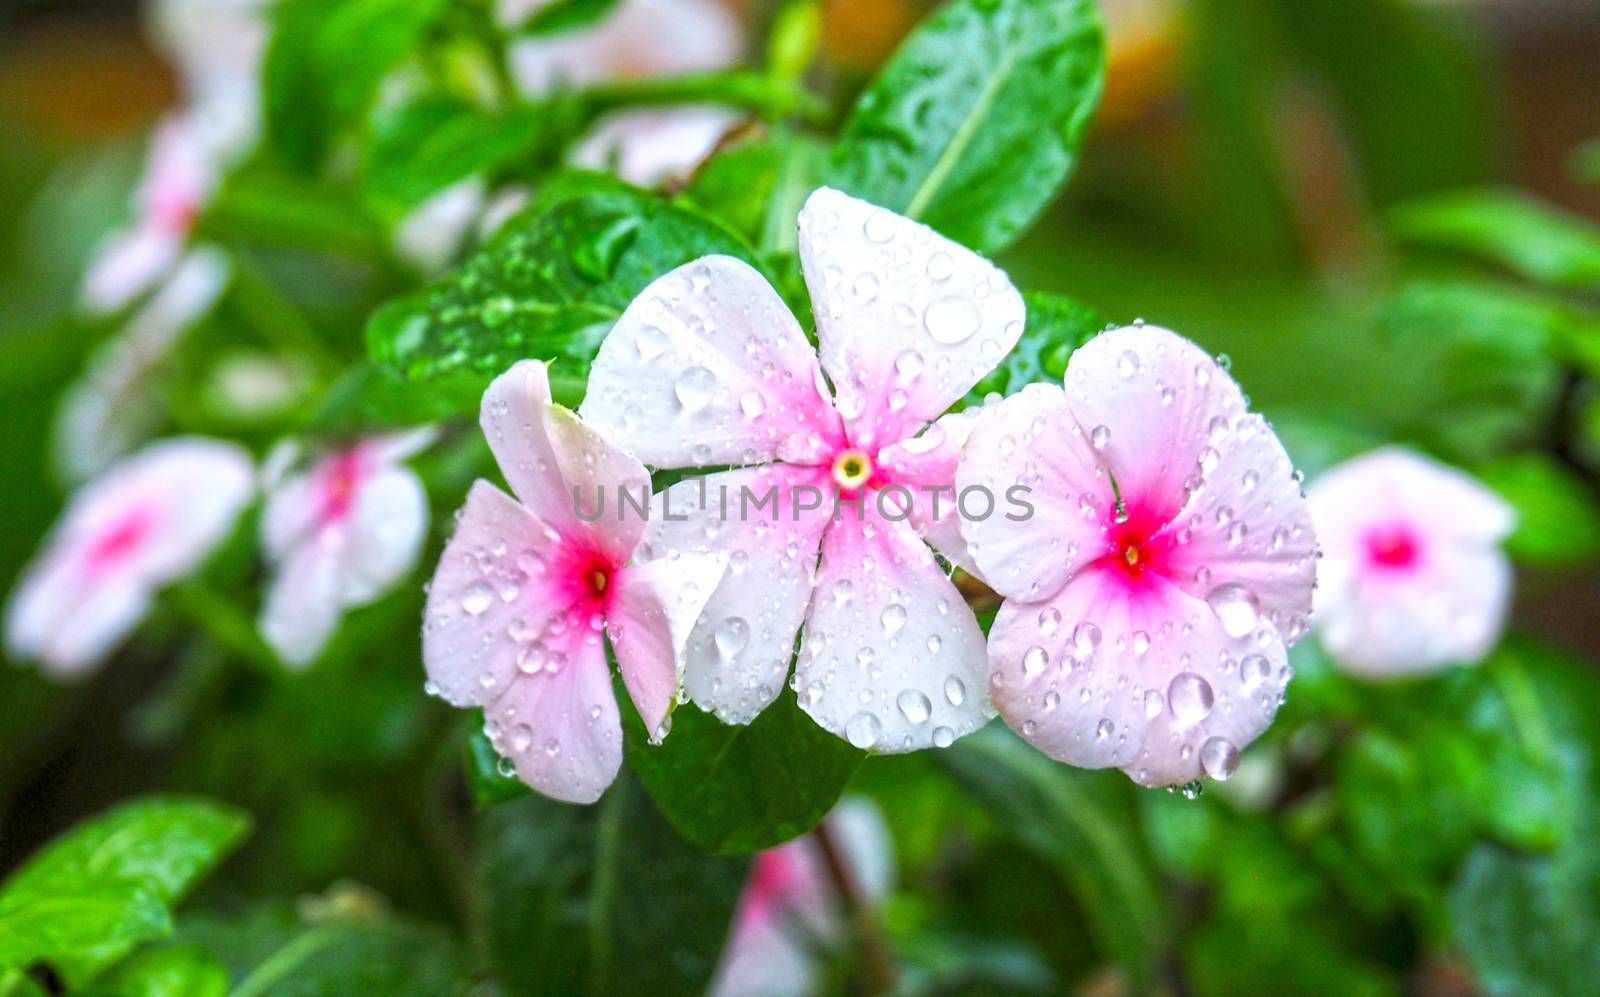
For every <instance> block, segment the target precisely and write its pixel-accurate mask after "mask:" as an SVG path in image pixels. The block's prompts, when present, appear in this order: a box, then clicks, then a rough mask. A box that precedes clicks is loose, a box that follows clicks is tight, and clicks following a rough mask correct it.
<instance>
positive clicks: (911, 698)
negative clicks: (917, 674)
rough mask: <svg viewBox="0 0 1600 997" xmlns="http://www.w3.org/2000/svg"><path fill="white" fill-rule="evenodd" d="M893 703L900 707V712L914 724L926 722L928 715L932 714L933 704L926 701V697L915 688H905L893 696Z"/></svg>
mask: <svg viewBox="0 0 1600 997" xmlns="http://www.w3.org/2000/svg"><path fill="white" fill-rule="evenodd" d="M894 702H895V705H896V706H898V707H900V713H901V715H902V716H904V717H905V718H906V719H907V720H909V721H910V722H912V723H914V724H920V723H926V722H927V720H928V717H930V716H932V715H933V704H932V703H930V702H928V697H927V696H924V695H923V694H922V693H920V692H918V691H917V690H915V689H906V690H904V691H902V692H901V693H900V695H898V696H896V697H895V700H894Z"/></svg>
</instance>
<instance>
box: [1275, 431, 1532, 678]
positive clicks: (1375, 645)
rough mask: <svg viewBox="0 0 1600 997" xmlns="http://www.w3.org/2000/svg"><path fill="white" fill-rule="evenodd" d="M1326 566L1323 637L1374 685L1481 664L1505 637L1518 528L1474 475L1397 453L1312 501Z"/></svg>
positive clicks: (1323, 485) (1355, 470)
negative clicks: (1511, 550)
mask: <svg viewBox="0 0 1600 997" xmlns="http://www.w3.org/2000/svg"><path fill="white" fill-rule="evenodd" d="M1307 498H1308V500H1309V502H1310V503H1311V515H1312V520H1313V521H1314V522H1315V523H1316V525H1317V537H1318V538H1319V540H1320V541H1321V544H1322V551H1323V554H1324V558H1323V561H1322V571H1321V576H1320V579H1319V586H1318V590H1317V613H1316V617H1315V621H1316V626H1317V633H1318V636H1319V637H1320V638H1321V640H1322V645H1323V647H1324V648H1326V649H1327V651H1328V653H1329V655H1330V656H1332V657H1333V659H1334V660H1336V661H1338V662H1339V663H1340V664H1342V665H1344V666H1345V667H1347V668H1349V669H1350V670H1351V671H1355V672H1359V673H1361V674H1363V675H1370V676H1375V677H1381V676H1388V675H1402V674H1412V673H1416V672H1423V671H1428V670H1432V669H1435V668H1438V667H1439V666H1441V665H1445V664H1449V663H1452V662H1460V663H1468V662H1474V661H1477V660H1478V659H1479V658H1482V657H1483V656H1484V655H1485V654H1487V653H1488V652H1489V650H1490V649H1491V648H1492V647H1493V646H1494V644H1495V641H1496V640H1498V639H1499V637H1500V631H1501V629H1502V628H1503V627H1504V626H1505V617H1506V610H1507V607H1508V604H1509V603H1510V601H1511V565H1510V563H1509V562H1508V560H1507V559H1506V555H1505V553H1504V552H1503V551H1501V549H1500V542H1501V541H1503V540H1504V539H1505V538H1506V537H1507V536H1508V535H1510V533H1511V530H1512V527H1513V526H1514V525H1515V517H1514V513H1513V512H1512V510H1511V507H1510V506H1509V505H1507V504H1506V502H1505V500H1503V499H1502V498H1500V496H1498V495H1496V494H1495V493H1494V492H1492V491H1490V490H1489V489H1488V488H1486V487H1484V486H1483V485H1481V484H1479V483H1478V482H1477V481H1475V480H1473V479H1472V478H1471V477H1469V476H1467V475H1466V474H1464V473H1462V472H1460V471H1457V470H1455V469H1454V468H1451V467H1447V466H1445V465H1443V464H1440V463H1438V462H1437V461H1434V460H1430V459H1428V458H1426V457H1422V456H1419V455H1417V454H1414V453H1411V452H1409V451H1406V450H1402V449H1400V448H1398V447H1391V448H1387V449H1383V450H1378V451H1374V452H1373V453H1369V454H1365V455H1363V456H1361V457H1357V458H1355V459H1354V460H1350V461H1347V462H1346V463H1344V464H1340V465H1339V466H1338V467H1335V468H1333V469H1332V470H1330V471H1328V472H1326V473H1324V474H1322V475H1320V476H1319V477H1318V478H1317V479H1316V480H1315V481H1313V482H1312V485H1311V488H1310V490H1309V492H1308V493H1307Z"/></svg>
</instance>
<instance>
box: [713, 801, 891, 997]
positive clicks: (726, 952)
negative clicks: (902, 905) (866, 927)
mask: <svg viewBox="0 0 1600 997" xmlns="http://www.w3.org/2000/svg"><path fill="white" fill-rule="evenodd" d="M824 823H825V824H826V825H827V828H828V831H829V832H830V833H831V835H832V840H833V842H834V843H835V844H836V846H837V848H838V852H839V856H838V857H839V859H840V860H841V864H842V865H843V867H844V871H845V872H846V873H847V874H848V875H849V876H850V877H851V878H852V879H853V881H854V882H853V886H854V889H855V890H857V891H858V892H859V894H860V897H861V899H864V900H868V901H875V900H877V899H879V898H881V897H882V896H883V895H884V894H885V893H887V892H888V891H889V888H890V885H891V884H892V882H893V880H894V852H893V846H892V844H891V842H890V840H889V828H888V826H887V825H886V824H885V823H884V820H883V814H882V813H881V812H879V810H878V808H877V807H876V806H875V805H873V804H872V803H871V802H869V801H867V800H864V799H847V800H844V801H843V802H841V803H840V804H839V805H838V806H837V807H835V808H834V810H833V812H832V813H830V814H829V815H828V816H827V817H826V818H825V819H824ZM838 892H839V888H838V886H837V884H836V883H835V881H834V877H833V875H832V874H831V873H830V872H829V870H828V865H827V860H826V858H825V857H824V855H823V853H822V849H821V847H820V846H819V845H818V843H817V839H816V835H815V834H814V833H813V834H807V835H804V836H802V837H799V838H796V839H794V840H793V841H790V842H788V843H787V844H783V845H779V846H778V847H777V848H770V849H768V850H767V851H764V852H762V853H761V854H759V855H757V856H756V858H755V861H754V863H752V865H751V869H750V881H749V883H748V884H747V885H746V886H745V888H744V893H743V895H742V896H741V897H740V898H739V908H738V910H737V912H736V913H735V914H734V921H733V933H732V934H731V935H730V936H729V938H728V944H727V947H726V948H725V949H723V953H722V963H721V965H720V966H718V967H717V974H716V977H715V978H714V979H713V980H712V983H711V993H712V995H713V997H789V995H794V997H802V995H804V994H809V993H815V992H816V982H817V981H816V975H817V973H816V966H815V963H816V957H817V950H818V949H819V948H821V947H825V946H827V945H832V944H837V943H838V942H839V935H840V933H841V931H843V930H844V927H845V924H844V913H845V912H844V910H843V908H842V904H841V900H840V897H839V896H838Z"/></svg>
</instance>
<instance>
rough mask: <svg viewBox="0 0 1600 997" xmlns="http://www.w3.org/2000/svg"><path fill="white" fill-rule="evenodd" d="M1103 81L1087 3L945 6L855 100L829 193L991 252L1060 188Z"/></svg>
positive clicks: (1044, 0)
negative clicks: (850, 196)
mask: <svg viewBox="0 0 1600 997" xmlns="http://www.w3.org/2000/svg"><path fill="white" fill-rule="evenodd" d="M1104 73H1105V50H1104V41H1103V39H1102V36H1101V30H1100V19H1099V16H1098V14H1096V12H1095V7H1094V4H1093V3H1092V2H1090V0H955V2H954V3H951V4H950V5H948V6H946V7H945V8H943V9H942V10H940V11H939V12H938V13H936V14H934V15H933V16H932V17H930V18H929V19H928V20H927V21H926V22H924V23H923V24H922V25H921V26H919V27H918V28H917V29H916V30H915V31H914V32H912V34H911V36H910V37H909V38H907V39H906V41H905V42H904V43H903V44H902V45H901V46H900V49H899V50H898V51H897V52H896V53H895V55H894V57H893V58H892V59H891V60H890V61H889V64H888V65H887V66H885V67H884V70H883V72H882V73H881V74H880V75H879V77H878V78H877V80H875V81H874V82H873V83H872V85H871V86H870V87H868V88H867V90H866V92H865V93H863V94H862V96H861V99H860V100H859V101H858V102H857V103H856V106H855V109H854V110H853V111H852V112H851V114H850V117H849V119H848V120H847V121H846V122H845V126H844V133H843V135H842V136H841V138H840V140H839V144H838V145H837V146H836V147H835V149H834V152H833V158H832V163H831V166H830V169H829V171H828V174H827V177H828V182H829V183H830V184H831V185H832V186H835V187H838V188H839V189H840V190H843V191H844V192H845V193H847V194H853V195H855V196H856V197H860V198H864V199H865V200H868V201H871V202H873V203H874V204H878V205H881V206H883V207H885V208H889V209H891V210H894V211H897V212H899V213H901V214H904V215H907V216H909V217H911V218H915V219H917V220H919V221H922V222H926V223H927V224H929V225H931V226H933V227H934V228H935V229H938V230H939V231H940V232H942V233H944V234H945V235H947V236H949V237H950V238H952V239H955V240H957V241H958V242H963V243H965V244H966V245H968V246H970V247H972V248H973V249H976V250H978V251H979V252H984V253H993V252H996V251H997V250H1000V249H1004V248H1005V247H1006V246H1007V245H1009V244H1010V243H1011V242H1013V241H1014V240H1015V239H1016V238H1017V237H1018V236H1019V235H1021V234H1022V232H1023V231H1024V230H1026V229H1027V227H1028V226H1029V225H1030V224H1031V223H1032V222H1033V220H1034V219H1035V218H1036V217H1038V215H1039V212H1040V211H1042V210H1043V209H1044V206H1045V205H1046V204H1048V203H1049V202H1050V201H1051V199H1052V198H1054V197H1055V194H1056V191H1057V190H1058V189H1059V188H1060V187H1061V184H1062V183H1063V182H1064V181H1065V180H1066V178H1067V174H1068V172H1070V170H1071V169H1072V166H1073V164H1074V162H1076V159H1077V153H1078V147H1079V145H1080V144H1081V143H1082V141H1083V137H1084V134H1085V133H1086V132H1087V131H1088V125H1089V120H1090V118H1091V117H1092V115H1093V113H1094V109H1095V105H1096V104H1097V103H1098V102H1099V100H1100V88H1101V81H1102V78H1103V76H1104Z"/></svg>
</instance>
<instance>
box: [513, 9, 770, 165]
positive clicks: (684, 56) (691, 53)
mask: <svg viewBox="0 0 1600 997" xmlns="http://www.w3.org/2000/svg"><path fill="white" fill-rule="evenodd" d="M538 6H539V5H536V4H528V3H526V2H516V0H510V2H503V3H502V4H501V6H500V14H499V16H500V19H501V21H502V22H503V23H506V24H515V23H517V22H519V21H521V20H522V19H524V18H526V17H527V16H528V15H529V14H531V13H532V12H533V11H534V10H536V9H537V7H538ZM742 34H743V33H742V31H741V29H740V26H739V23H738V21H737V20H736V19H735V18H734V17H733V15H732V14H731V13H729V11H728V9H727V8H726V7H724V6H723V5H722V4H721V3H718V2H717V0H622V3H620V4H618V6H617V9H616V10H615V11H614V12H612V13H611V14H610V15H608V16H607V17H605V19H604V20H602V21H600V22H599V23H598V24H596V25H594V26H593V27H585V28H580V29H577V30H573V31H566V32H561V33H557V34H553V35H549V36H542V37H534V38H526V39H522V40H520V41H518V42H516V43H515V44H513V45H512V46H511V49H510V52H509V53H508V60H509V62H510V65H511V71H512V74H513V76H515V78H516V80H517V84H518V86H519V87H521V89H522V91H523V93H524V94H525V95H527V96H530V97H539V96H543V95H545V94H547V93H548V92H550V91H551V90H553V89H555V88H558V87H561V86H587V85H591V84H595V83H601V82H605V81H607V80H615V79H637V78H641V77H653V76H670V75H676V74H680V73H693V72H702V71H707V70H713V69H721V68H724V67H727V66H730V65H732V64H734V63H735V62H737V61H738V59H739V58H740V56H741V55H742V50H743V47H744V40H743V37H742ZM733 121H734V116H733V115H732V114H730V113H729V112H728V111H726V110H723V109H717V108H707V107H687V108H676V109H666V110H650V111H630V112H624V113H621V114H618V115H616V116H613V117H611V118H609V119H607V120H605V121H603V122H601V124H600V125H599V127H598V128H597V129H596V131H595V132H594V133H593V134H592V135H591V136H590V137H589V138H588V139H586V140H585V141H583V142H581V143H580V144H579V145H578V147H577V149H576V150H575V152H574V156H575V158H576V160H577V162H579V163H580V164H581V165H586V166H598V165H608V164H610V163H612V162H615V163H616V166H617V170H618V173H619V175H621V176H622V177H623V179H625V180H628V181H629V182H631V183H636V184H653V183H656V182H658V181H660V180H661V179H663V178H665V177H667V176H671V175H674V174H678V173H682V172H684V171H686V170H688V169H689V168H691V167H692V166H693V165H694V164H695V163H697V162H699V161H700V160H701V159H702V158H704V157H705V155H706V153H708V152H709V151H710V150H711V149H712V147H713V146H714V145H715V144H716V141H717V139H718V138H719V137H720V136H721V135H722V133H723V132H725V131H726V130H727V129H728V127H729V126H730V125H731V124H732V123H733Z"/></svg>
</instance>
